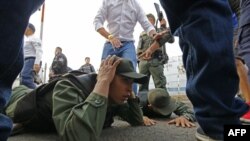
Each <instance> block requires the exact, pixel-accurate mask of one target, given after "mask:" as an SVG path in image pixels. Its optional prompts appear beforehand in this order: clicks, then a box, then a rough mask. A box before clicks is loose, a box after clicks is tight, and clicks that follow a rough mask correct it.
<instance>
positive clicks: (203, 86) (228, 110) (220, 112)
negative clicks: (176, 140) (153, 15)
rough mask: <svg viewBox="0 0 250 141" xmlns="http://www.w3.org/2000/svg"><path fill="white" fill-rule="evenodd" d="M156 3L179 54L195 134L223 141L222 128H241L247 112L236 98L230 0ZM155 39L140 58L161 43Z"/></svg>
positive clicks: (237, 83) (199, 136)
mask: <svg viewBox="0 0 250 141" xmlns="http://www.w3.org/2000/svg"><path fill="white" fill-rule="evenodd" d="M160 1H161V4H162V6H163V8H164V10H165V12H166V15H167V17H168V21H169V23H170V29H171V32H172V33H175V35H177V36H179V41H180V43H179V44H180V47H181V49H182V51H183V64H184V67H185V69H186V73H187V85H186V93H187V96H188V98H189V99H190V101H191V102H192V104H193V107H194V112H195V116H196V119H197V121H198V123H199V125H200V127H199V128H198V129H197V132H196V134H195V136H196V138H197V139H198V140H200V141H207V140H223V137H224V136H223V131H224V125H226V124H235V125H240V124H241V122H240V120H239V119H240V117H241V116H242V115H243V114H244V113H246V112H247V111H248V110H249V106H248V105H246V104H245V103H244V102H243V101H241V100H239V99H236V98H235V95H236V93H237V91H238V86H239V77H238V75H237V72H236V66H235V61H234V55H233V46H232V45H233V44H232V42H233V30H232V27H233V25H232V12H231V10H230V7H229V4H228V0H220V1H218V0H200V1H197V0H189V1H186V0H160ZM159 35H161V34H159ZM155 40H156V42H154V43H153V44H152V46H151V47H150V48H149V49H148V50H147V51H146V53H145V54H143V55H142V56H144V59H148V58H150V56H151V54H152V52H153V51H154V50H156V49H157V48H158V47H159V46H160V45H161V39H160V38H158V36H156V37H155ZM225 70H226V71H225ZM222 82H223V83H222Z"/></svg>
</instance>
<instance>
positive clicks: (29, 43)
mask: <svg viewBox="0 0 250 141" xmlns="http://www.w3.org/2000/svg"><path fill="white" fill-rule="evenodd" d="M23 52H24V58H27V57H35V58H36V59H35V64H40V61H41V60H42V54H43V50H42V42H41V40H40V39H39V38H36V37H35V36H34V35H31V36H28V37H26V36H24V46H23Z"/></svg>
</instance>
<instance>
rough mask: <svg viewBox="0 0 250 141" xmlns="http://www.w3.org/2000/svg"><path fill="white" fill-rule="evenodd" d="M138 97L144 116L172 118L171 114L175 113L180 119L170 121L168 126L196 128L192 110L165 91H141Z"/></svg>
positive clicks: (159, 89)
mask: <svg viewBox="0 0 250 141" xmlns="http://www.w3.org/2000/svg"><path fill="white" fill-rule="evenodd" d="M138 96H139V98H140V105H141V107H142V110H143V114H144V116H147V117H150V118H170V116H171V114H172V113H174V114H176V115H177V116H178V117H176V118H174V119H172V120H170V121H169V122H168V124H175V125H176V126H180V127H183V128H184V127H195V124H194V123H193V122H195V116H194V112H193V111H192V109H191V108H190V107H188V106H187V105H186V104H185V103H183V102H181V101H179V100H176V99H174V98H171V96H169V94H168V92H167V91H166V90H165V89H162V88H155V89H151V90H149V91H140V92H139V93H138ZM145 121H146V120H145ZM150 122H151V121H150Z"/></svg>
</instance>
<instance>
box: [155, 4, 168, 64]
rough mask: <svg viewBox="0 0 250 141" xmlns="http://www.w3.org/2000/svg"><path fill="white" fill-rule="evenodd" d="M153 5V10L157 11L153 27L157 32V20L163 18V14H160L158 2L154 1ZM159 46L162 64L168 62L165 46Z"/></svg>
mask: <svg viewBox="0 0 250 141" xmlns="http://www.w3.org/2000/svg"><path fill="white" fill-rule="evenodd" d="M154 5H155V10H156V12H157V20H156V23H155V29H156V31H157V32H158V27H157V25H158V21H161V20H162V19H163V14H162V11H161V10H160V6H159V4H157V3H154ZM161 48H162V56H160V58H161V62H162V63H163V64H166V63H167V62H168V59H169V58H168V55H167V52H166V47H165V45H163V46H161Z"/></svg>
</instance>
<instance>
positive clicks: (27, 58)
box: [24, 57, 36, 60]
mask: <svg viewBox="0 0 250 141" xmlns="http://www.w3.org/2000/svg"><path fill="white" fill-rule="evenodd" d="M29 59H36V57H26V58H24V60H29Z"/></svg>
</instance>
